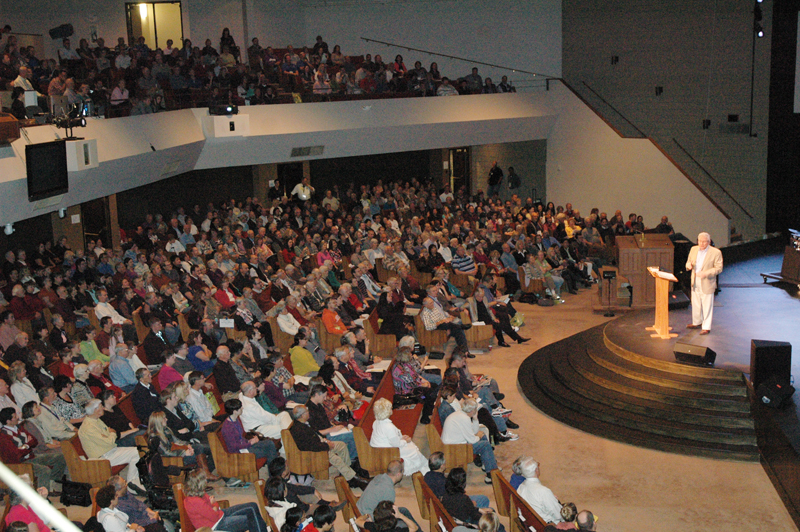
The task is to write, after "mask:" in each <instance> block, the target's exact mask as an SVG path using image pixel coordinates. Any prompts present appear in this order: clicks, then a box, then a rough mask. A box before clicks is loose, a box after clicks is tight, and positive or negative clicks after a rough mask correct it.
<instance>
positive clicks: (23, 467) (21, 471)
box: [0, 462, 36, 490]
mask: <svg viewBox="0 0 800 532" xmlns="http://www.w3.org/2000/svg"><path fill="white" fill-rule="evenodd" d="M5 466H6V467H7V468H9V469H10V470H11V471H13V472H14V474H15V475H17V476H18V477H21V476H22V475H28V478H29V479H31V482H33V486H34V488H35V487H36V477H35V476H34V474H33V464H31V463H30V462H23V463H21V464H5ZM0 489H4V490H7V489H8V486H7V485H6V483H5V482H3V481H2V480H0Z"/></svg>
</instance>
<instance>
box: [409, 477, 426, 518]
mask: <svg viewBox="0 0 800 532" xmlns="http://www.w3.org/2000/svg"><path fill="white" fill-rule="evenodd" d="M411 482H413V483H414V495H415V496H416V497H417V506H418V507H419V515H420V516H421V517H422V518H423V519H425V520H428V519H429V517H428V515H429V514H428V510H429V509H430V507H429V506H428V501H427V500H426V499H425V492H424V491H422V484H425V485H426V486H427V483H426V482H425V477H424V476H422V473H420V472H419V471H417V472H416V473H414V474H413V475H411Z"/></svg>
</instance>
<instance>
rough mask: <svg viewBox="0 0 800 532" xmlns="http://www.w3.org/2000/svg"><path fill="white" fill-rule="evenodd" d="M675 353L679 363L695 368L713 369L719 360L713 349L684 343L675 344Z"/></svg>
mask: <svg viewBox="0 0 800 532" xmlns="http://www.w3.org/2000/svg"><path fill="white" fill-rule="evenodd" d="M673 353H675V360H677V361H678V362H683V363H684V364H692V365H695V366H706V367H713V366H714V361H715V360H716V359H717V353H716V352H715V351H714V350H713V349H711V348H708V347H703V346H702V345H692V344H685V343H683V342H675V347H674V348H673Z"/></svg>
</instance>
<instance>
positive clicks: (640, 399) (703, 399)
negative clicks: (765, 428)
mask: <svg viewBox="0 0 800 532" xmlns="http://www.w3.org/2000/svg"><path fill="white" fill-rule="evenodd" d="M603 327H604V326H598V327H595V328H593V329H590V330H588V331H585V332H583V333H580V334H578V335H575V336H572V337H570V338H567V339H565V340H562V341H560V342H556V343H555V344H552V345H550V346H547V347H545V348H543V349H540V350H539V351H537V352H536V353H534V354H533V355H531V356H530V357H529V358H528V359H526V360H525V362H523V364H522V366H520V371H519V382H520V386H521V387H522V389H523V391H524V393H525V394H526V396H527V397H528V398H529V399H530V400H531V401H532V402H533V403H534V404H535V405H536V406H537V407H538V408H540V409H541V410H542V411H544V412H545V413H546V414H548V415H550V416H552V417H554V418H555V419H558V420H559V421H562V422H564V423H566V424H568V425H570V426H574V427H576V428H579V429H581V430H585V431H587V432H590V433H593V434H596V435H598V436H602V437H605V438H609V439H613V440H617V441H622V442H626V443H630V444H633V445H638V446H641V447H647V448H653V449H658V450H663V451H668V452H678V453H682V454H689V455H697V456H706V457H714V458H725V459H732V460H747V461H750V460H757V459H758V456H759V455H758V448H757V446H756V437H755V431H754V428H753V419H752V416H751V415H750V403H749V402H748V400H747V397H746V387H745V384H744V380H743V379H742V378H741V376H739V379H738V385H737V382H736V381H737V380H736V379H735V378H729V376H728V375H723V373H730V372H722V371H721V370H712V371H711V372H708V371H701V372H688V373H687V372H683V371H669V370H668V369H669V368H666V369H662V368H656V367H652V366H651V365H637V364H636V363H635V362H632V361H631V358H630V357H620V356H619V355H618V354H616V353H615V352H611V351H609V350H607V349H606V348H605V347H604V334H603ZM643 358H644V357H643ZM676 365H677V364H676ZM691 369H705V368H691ZM698 373H699V374H698ZM704 387H705V389H704ZM742 390H744V393H742Z"/></svg>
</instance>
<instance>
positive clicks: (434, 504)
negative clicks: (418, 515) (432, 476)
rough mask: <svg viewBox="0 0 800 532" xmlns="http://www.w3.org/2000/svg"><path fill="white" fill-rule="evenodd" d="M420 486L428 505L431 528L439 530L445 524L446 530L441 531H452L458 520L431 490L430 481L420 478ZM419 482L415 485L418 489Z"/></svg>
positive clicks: (441, 531)
mask: <svg viewBox="0 0 800 532" xmlns="http://www.w3.org/2000/svg"><path fill="white" fill-rule="evenodd" d="M418 484H419V488H420V491H422V497H423V499H424V500H425V502H426V503H427V505H428V521H429V522H430V530H431V531H434V530H438V529H439V528H440V526H441V525H444V530H440V532H452V530H453V529H454V528H455V527H456V522H455V520H454V519H453V517H452V516H451V515H450V513H449V512H448V511H447V510H446V509H445V507H444V505H442V501H440V500H439V498H438V497H436V495H435V494H434V493H433V491H431V488H430V486H428V483H427V482H425V479H424V478H420V479H419V482H418ZM416 487H417V484H415V485H414V489H416Z"/></svg>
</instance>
